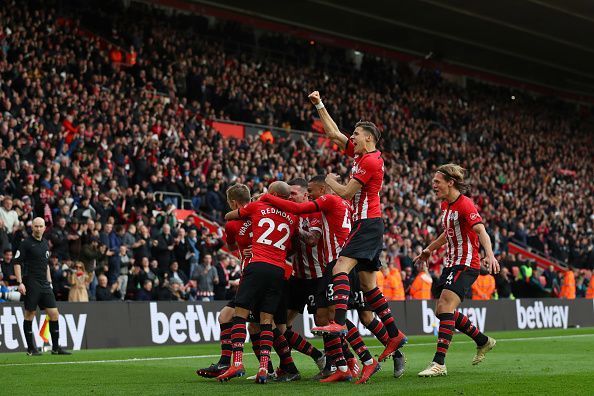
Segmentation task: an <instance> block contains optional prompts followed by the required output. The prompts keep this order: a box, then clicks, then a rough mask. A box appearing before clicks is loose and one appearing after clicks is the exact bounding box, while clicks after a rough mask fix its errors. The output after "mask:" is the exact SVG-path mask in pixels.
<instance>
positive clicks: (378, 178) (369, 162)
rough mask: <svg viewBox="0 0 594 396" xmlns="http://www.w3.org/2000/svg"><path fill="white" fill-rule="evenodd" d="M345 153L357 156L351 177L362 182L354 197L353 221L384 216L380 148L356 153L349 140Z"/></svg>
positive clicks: (382, 168)
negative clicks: (381, 200) (381, 194)
mask: <svg viewBox="0 0 594 396" xmlns="http://www.w3.org/2000/svg"><path fill="white" fill-rule="evenodd" d="M345 154H346V155H348V156H349V157H354V158H355V163H354V164H353V168H352V169H351V177H352V178H353V179H355V180H357V181H358V182H359V183H361V186H362V187H361V190H359V191H358V192H357V193H356V194H355V196H354V197H353V201H352V204H353V221H354V222H355V221H359V220H364V219H374V218H378V217H382V208H381V203H380V192H381V190H382V184H383V182H384V160H383V159H382V153H381V152H380V151H378V150H375V151H372V152H369V153H365V154H363V155H361V154H356V155H355V147H354V146H353V142H351V140H349V141H348V142H347V146H346V149H345Z"/></svg>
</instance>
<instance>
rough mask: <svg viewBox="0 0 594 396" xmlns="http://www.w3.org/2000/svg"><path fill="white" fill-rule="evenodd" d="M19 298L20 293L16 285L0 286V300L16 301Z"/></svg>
mask: <svg viewBox="0 0 594 396" xmlns="http://www.w3.org/2000/svg"><path fill="white" fill-rule="evenodd" d="M20 300H21V293H19V292H18V290H17V287H16V286H9V287H6V286H0V302H18V301H20Z"/></svg>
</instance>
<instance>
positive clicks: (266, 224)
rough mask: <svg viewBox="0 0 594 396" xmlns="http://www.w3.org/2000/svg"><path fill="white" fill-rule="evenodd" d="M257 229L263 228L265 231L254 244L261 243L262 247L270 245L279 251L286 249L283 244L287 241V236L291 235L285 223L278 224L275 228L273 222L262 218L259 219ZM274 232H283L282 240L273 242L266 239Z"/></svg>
mask: <svg viewBox="0 0 594 396" xmlns="http://www.w3.org/2000/svg"><path fill="white" fill-rule="evenodd" d="M258 227H265V228H266V229H265V230H264V233H263V234H262V235H260V238H258V240H257V241H256V242H258V243H262V244H264V245H272V246H274V247H275V248H277V249H280V250H286V249H287V248H286V246H285V242H287V239H289V236H290V235H291V228H290V227H289V225H288V224H287V223H280V224H279V225H278V226H277V225H276V223H275V222H274V220H272V219H269V218H266V217H264V218H262V219H260V222H259V223H258ZM274 230H277V231H278V232H280V233H282V232H283V231H284V232H285V234H284V235H282V238H281V239H279V240H278V241H276V242H273V241H271V240H270V239H268V237H269V236H270V234H272V232H273V231H274Z"/></svg>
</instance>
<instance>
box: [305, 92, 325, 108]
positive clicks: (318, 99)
mask: <svg viewBox="0 0 594 396" xmlns="http://www.w3.org/2000/svg"><path fill="white" fill-rule="evenodd" d="M307 97H308V98H309V100H311V103H313V104H314V105H317V104H318V103H320V102H321V101H322V98H321V97H320V93H319V92H318V91H313V92H312V93H310V94H309V95H308V96H307Z"/></svg>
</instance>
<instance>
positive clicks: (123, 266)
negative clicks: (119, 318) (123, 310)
mask: <svg viewBox="0 0 594 396" xmlns="http://www.w3.org/2000/svg"><path fill="white" fill-rule="evenodd" d="M119 260H120V274H119V276H118V279H117V284H118V291H119V293H120V296H121V299H122V300H123V299H124V298H125V297H126V291H127V290H128V276H129V274H130V266H131V265H133V264H134V259H133V258H130V256H128V247H127V246H126V245H120V251H119Z"/></svg>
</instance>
